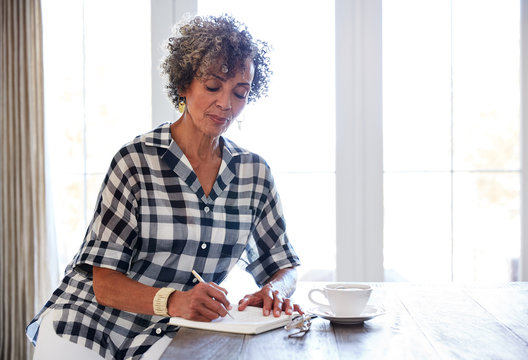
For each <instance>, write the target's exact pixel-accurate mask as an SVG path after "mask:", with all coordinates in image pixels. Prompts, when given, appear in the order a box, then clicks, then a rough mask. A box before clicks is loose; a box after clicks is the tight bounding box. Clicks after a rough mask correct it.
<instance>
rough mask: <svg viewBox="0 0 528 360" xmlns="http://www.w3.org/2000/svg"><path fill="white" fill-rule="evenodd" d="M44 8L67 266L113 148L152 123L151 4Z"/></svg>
mask: <svg viewBox="0 0 528 360" xmlns="http://www.w3.org/2000/svg"><path fill="white" fill-rule="evenodd" d="M124 8H126V16H125V15H124V14H125V13H124V11H123V9H124ZM42 13H43V30H44V31H43V34H44V35H43V42H44V86H45V92H44V94H45V121H46V132H47V139H46V140H47V142H46V150H47V156H48V159H50V160H51V161H50V162H49V164H50V169H49V170H50V172H49V174H48V179H49V180H50V181H51V184H52V201H53V209H54V214H53V216H54V225H55V229H56V231H55V232H56V236H57V245H58V246H57V248H58V251H59V264H58V265H59V270H60V271H62V270H63V269H64V267H65V266H66V264H67V263H68V262H69V261H70V260H71V258H72V257H73V254H75V252H76V251H77V250H78V248H79V246H80V245H81V242H82V240H83V238H84V233H85V231H86V228H87V225H88V222H89V221H90V220H91V217H92V216H93V211H94V207H95V201H96V200H97V194H98V192H99V188H100V186H101V183H102V180H103V177H104V175H105V174H106V171H107V169H108V166H109V165H110V160H111V158H112V156H113V154H114V153H115V152H116V151H117V150H118V149H119V148H120V147H121V145H123V144H124V143H125V142H127V141H130V140H131V139H132V138H133V137H134V136H136V135H138V134H140V133H142V132H146V131H148V130H149V129H150V128H151V109H150V97H151V95H150V82H151V81H150V68H151V65H150V63H151V59H150V2H149V1H135V2H129V1H126V0H90V1H83V0H42ZM52 224H53V223H52ZM52 224H50V226H53V225H52Z"/></svg>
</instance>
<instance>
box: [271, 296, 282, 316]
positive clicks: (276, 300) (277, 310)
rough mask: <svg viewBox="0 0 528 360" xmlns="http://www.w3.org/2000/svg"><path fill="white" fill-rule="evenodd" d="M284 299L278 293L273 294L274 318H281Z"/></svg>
mask: <svg viewBox="0 0 528 360" xmlns="http://www.w3.org/2000/svg"><path fill="white" fill-rule="evenodd" d="M282 305H283V299H282V296H280V295H279V292H278V291H274V292H273V316H275V317H279V316H280V314H281V312H282Z"/></svg>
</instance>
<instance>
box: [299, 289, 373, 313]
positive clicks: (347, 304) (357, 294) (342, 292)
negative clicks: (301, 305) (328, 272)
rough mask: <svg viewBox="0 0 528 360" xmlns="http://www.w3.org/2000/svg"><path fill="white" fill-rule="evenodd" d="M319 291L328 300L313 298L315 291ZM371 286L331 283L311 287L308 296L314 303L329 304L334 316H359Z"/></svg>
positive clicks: (365, 303)
mask: <svg viewBox="0 0 528 360" xmlns="http://www.w3.org/2000/svg"><path fill="white" fill-rule="evenodd" d="M317 292H318V293H321V294H323V295H324V297H325V298H326V300H327V301H328V302H327V303H326V304H325V303H321V302H318V301H317V300H314V298H313V296H312V295H314V294H315V293H317ZM371 292H372V287H371V286H370V285H366V284H355V283H331V284H327V285H325V287H324V288H322V289H312V290H310V292H309V293H308V298H309V299H310V301H311V302H313V303H314V304H317V305H320V306H329V307H330V309H331V310H332V312H333V313H334V315H335V316H340V317H345V316H348V317H353V316H359V315H361V313H362V312H363V310H364V309H365V307H366V306H367V302H368V300H369V298H370V293H371Z"/></svg>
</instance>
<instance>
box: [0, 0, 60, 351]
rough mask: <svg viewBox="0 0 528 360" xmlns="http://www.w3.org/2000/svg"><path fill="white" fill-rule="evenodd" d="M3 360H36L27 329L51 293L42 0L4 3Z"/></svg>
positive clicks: (0, 135) (0, 177)
mask: <svg viewBox="0 0 528 360" xmlns="http://www.w3.org/2000/svg"><path fill="white" fill-rule="evenodd" d="M0 3H1V5H0V6H1V9H0V11H1V14H0V26H1V30H0V31H1V34H0V35H1V36H0V47H1V54H0V56H1V57H0V61H1V67H0V81H1V87H0V99H1V100H0V114H1V127H0V172H1V173H0V240H1V242H2V243H1V247H0V252H1V253H0V257H1V261H0V272H1V276H0V290H1V293H0V303H1V311H0V334H1V338H2V340H1V341H2V342H1V344H0V346H1V347H0V358H1V359H29V358H30V356H31V354H32V349H31V348H32V346H31V345H30V342H29V341H28V340H27V338H26V336H25V327H26V325H27V324H28V322H29V321H30V320H31V319H32V317H33V315H34V314H35V311H36V310H37V309H38V308H39V307H41V306H42V305H43V302H44V301H45V299H46V297H48V296H49V295H50V294H49V291H50V285H51V284H50V281H49V280H48V279H49V276H48V269H47V267H46V262H45V260H46V256H45V254H46V248H47V246H46V245H47V244H46V219H45V210H46V206H45V182H44V111H43V109H44V106H43V74H42V67H43V65H42V21H41V10H40V0H1V1H0Z"/></svg>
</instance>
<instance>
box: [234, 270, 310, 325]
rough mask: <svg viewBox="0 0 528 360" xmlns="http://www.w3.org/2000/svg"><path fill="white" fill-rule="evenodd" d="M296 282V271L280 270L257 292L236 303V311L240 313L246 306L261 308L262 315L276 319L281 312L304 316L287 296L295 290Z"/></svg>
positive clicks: (299, 308)
mask: <svg viewBox="0 0 528 360" xmlns="http://www.w3.org/2000/svg"><path fill="white" fill-rule="evenodd" d="M296 281H297V277H296V271H295V269H293V268H287V269H281V270H279V271H278V272H276V273H275V274H274V275H273V276H272V277H271V278H270V280H269V281H268V282H267V283H266V285H264V286H263V287H262V288H261V289H260V290H259V291H257V292H255V293H253V294H248V295H246V296H244V298H243V299H242V300H240V301H239V302H238V310H239V311H242V310H244V309H245V308H246V307H248V306H258V307H262V314H263V315H264V316H268V315H269V314H270V312H273V316H275V317H278V316H280V314H281V311H284V312H285V313H286V314H288V315H291V314H292V313H293V312H294V311H297V312H298V313H299V314H304V312H303V311H302V309H301V307H300V306H299V305H298V304H294V303H293V302H292V301H291V299H290V298H289V296H290V295H291V294H292V293H293V292H294V290H295V283H296Z"/></svg>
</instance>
